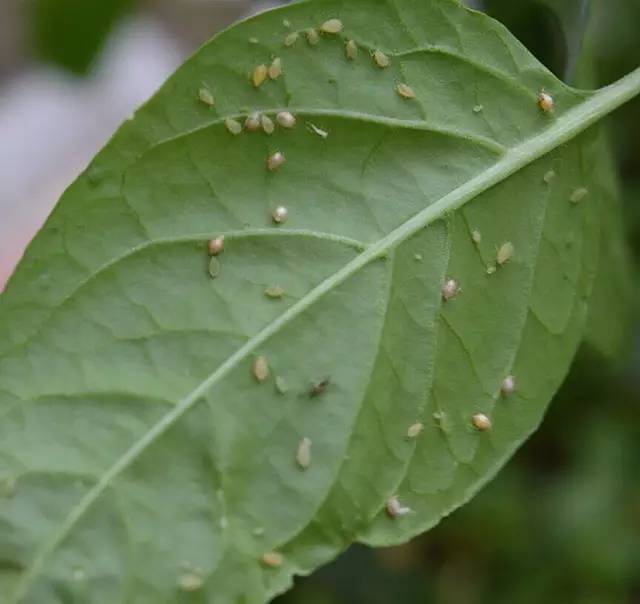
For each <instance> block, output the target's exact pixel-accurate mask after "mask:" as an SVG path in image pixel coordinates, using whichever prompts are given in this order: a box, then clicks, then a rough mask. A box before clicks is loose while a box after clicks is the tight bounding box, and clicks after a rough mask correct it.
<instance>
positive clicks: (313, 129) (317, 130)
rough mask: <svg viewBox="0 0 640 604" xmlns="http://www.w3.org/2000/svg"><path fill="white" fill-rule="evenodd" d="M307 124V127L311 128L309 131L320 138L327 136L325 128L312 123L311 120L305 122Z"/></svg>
mask: <svg viewBox="0 0 640 604" xmlns="http://www.w3.org/2000/svg"><path fill="white" fill-rule="evenodd" d="M307 126H308V127H309V130H311V132H313V133H314V134H317V135H318V136H319V137H320V138H327V137H328V136H329V133H328V132H327V131H326V130H323V129H322V128H318V126H316V125H315V124H312V123H311V122H307Z"/></svg>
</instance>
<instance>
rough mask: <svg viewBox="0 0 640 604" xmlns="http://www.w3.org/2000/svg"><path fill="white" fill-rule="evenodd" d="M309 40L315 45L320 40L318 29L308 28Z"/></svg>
mask: <svg viewBox="0 0 640 604" xmlns="http://www.w3.org/2000/svg"><path fill="white" fill-rule="evenodd" d="M307 42H309V44H310V45H311V46H315V45H316V44H317V43H318V42H320V35H319V34H318V31H317V30H316V29H309V30H307Z"/></svg>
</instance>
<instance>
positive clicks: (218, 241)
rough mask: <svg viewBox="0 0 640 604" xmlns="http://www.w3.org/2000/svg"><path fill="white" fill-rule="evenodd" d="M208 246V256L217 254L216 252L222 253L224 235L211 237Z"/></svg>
mask: <svg viewBox="0 0 640 604" xmlns="http://www.w3.org/2000/svg"><path fill="white" fill-rule="evenodd" d="M208 248H209V255H210V256H217V255H218V254H222V252H224V235H220V237H216V238H215V239H211V241H209V245H208Z"/></svg>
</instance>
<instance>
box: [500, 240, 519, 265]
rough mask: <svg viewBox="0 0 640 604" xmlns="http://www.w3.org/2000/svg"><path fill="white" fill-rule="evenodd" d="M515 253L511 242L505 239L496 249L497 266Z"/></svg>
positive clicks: (504, 262) (503, 263) (507, 260)
mask: <svg viewBox="0 0 640 604" xmlns="http://www.w3.org/2000/svg"><path fill="white" fill-rule="evenodd" d="M514 253H515V248H514V247H513V243H511V241H506V242H505V243H503V244H502V245H501V246H500V249H499V250H498V257H497V258H496V260H497V262H498V266H504V265H505V264H506V263H507V262H509V260H511V258H512V257H513V254H514Z"/></svg>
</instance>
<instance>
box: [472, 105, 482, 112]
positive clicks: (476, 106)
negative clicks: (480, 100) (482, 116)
mask: <svg viewBox="0 0 640 604" xmlns="http://www.w3.org/2000/svg"><path fill="white" fill-rule="evenodd" d="M483 110H484V105H474V107H473V112H474V113H482V111H483Z"/></svg>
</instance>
